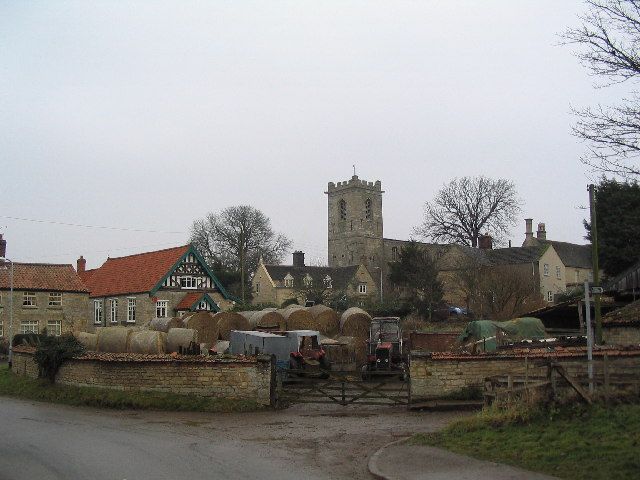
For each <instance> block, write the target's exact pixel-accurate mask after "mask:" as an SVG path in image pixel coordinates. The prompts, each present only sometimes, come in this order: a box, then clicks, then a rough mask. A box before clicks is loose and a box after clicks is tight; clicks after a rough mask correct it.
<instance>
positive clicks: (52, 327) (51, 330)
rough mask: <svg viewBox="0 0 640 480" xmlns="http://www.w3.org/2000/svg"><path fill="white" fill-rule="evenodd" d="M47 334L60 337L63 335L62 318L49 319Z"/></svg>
mask: <svg viewBox="0 0 640 480" xmlns="http://www.w3.org/2000/svg"><path fill="white" fill-rule="evenodd" d="M47 334H49V335H51V336H52V337H59V336H60V335H62V321H61V320H49V321H47Z"/></svg>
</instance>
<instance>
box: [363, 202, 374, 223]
mask: <svg viewBox="0 0 640 480" xmlns="http://www.w3.org/2000/svg"><path fill="white" fill-rule="evenodd" d="M364 213H365V214H364V216H365V218H366V219H367V220H371V217H372V215H371V199H370V198H367V199H366V200H365V202H364Z"/></svg>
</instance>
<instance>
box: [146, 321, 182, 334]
mask: <svg viewBox="0 0 640 480" xmlns="http://www.w3.org/2000/svg"><path fill="white" fill-rule="evenodd" d="M182 326H183V323H182V319H181V318H179V317H172V318H154V319H153V320H151V321H150V322H149V330H155V331H157V332H164V333H167V332H168V331H169V329H170V328H182Z"/></svg>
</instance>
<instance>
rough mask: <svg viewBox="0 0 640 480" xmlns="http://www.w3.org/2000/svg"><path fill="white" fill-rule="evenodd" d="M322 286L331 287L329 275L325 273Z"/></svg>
mask: <svg viewBox="0 0 640 480" xmlns="http://www.w3.org/2000/svg"><path fill="white" fill-rule="evenodd" d="M323 282H324V288H332V283H331V277H330V276H329V275H327V276H326V277H324V281H323Z"/></svg>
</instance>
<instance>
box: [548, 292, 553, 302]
mask: <svg viewBox="0 0 640 480" xmlns="http://www.w3.org/2000/svg"><path fill="white" fill-rule="evenodd" d="M547 301H548V302H553V292H551V291H549V292H547Z"/></svg>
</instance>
